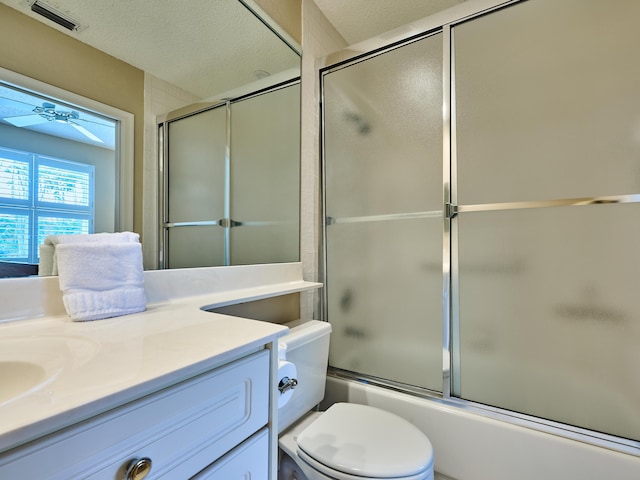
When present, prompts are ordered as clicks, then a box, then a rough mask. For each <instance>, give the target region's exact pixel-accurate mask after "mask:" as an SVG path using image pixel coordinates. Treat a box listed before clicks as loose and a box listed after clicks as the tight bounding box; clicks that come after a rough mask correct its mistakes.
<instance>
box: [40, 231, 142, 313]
mask: <svg viewBox="0 0 640 480" xmlns="http://www.w3.org/2000/svg"><path fill="white" fill-rule="evenodd" d="M139 238H140V237H139V235H138V234H137V233H132V232H123V233H98V234H88V235H55V236H53V235H52V236H49V237H47V238H46V239H45V242H44V244H43V245H41V248H40V259H41V260H40V269H42V270H43V272H42V273H41V274H43V275H44V274H46V272H47V271H50V274H53V275H55V274H57V275H58V276H59V282H60V290H61V291H62V301H63V303H64V306H65V309H66V310H67V313H68V314H69V315H70V316H71V319H72V320H74V321H84V320H98V319H101V318H109V317H117V316H120V315H128V314H130V313H136V312H142V311H144V310H145V309H146V304H147V299H146V295H145V293H144V276H143V269H142V246H141V245H140V240H139ZM43 254H44V255H43Z"/></svg>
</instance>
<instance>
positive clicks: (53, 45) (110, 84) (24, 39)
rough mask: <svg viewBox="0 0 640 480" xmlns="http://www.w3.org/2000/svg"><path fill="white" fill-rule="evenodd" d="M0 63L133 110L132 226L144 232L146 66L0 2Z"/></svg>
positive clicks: (73, 90)
mask: <svg viewBox="0 0 640 480" xmlns="http://www.w3.org/2000/svg"><path fill="white" fill-rule="evenodd" d="M0 67H2V68H6V69H7V70H11V71H13V72H16V73H19V74H21V75H25V76H27V77H31V78H34V79H36V80H39V81H41V82H44V83H47V84H49V85H53V86H55V87H58V88H62V89H64V90H67V91H69V92H73V93H76V94H78V95H82V96H83V97H87V98H90V99H92V100H96V101H98V102H101V103H104V104H106V105H111V106H113V107H116V108H119V109H120V110H124V111H127V112H130V113H133V114H134V116H135V123H134V129H135V130H134V212H133V227H134V230H135V231H136V232H138V233H140V234H142V175H143V160H142V158H143V141H142V139H143V131H144V72H143V71H142V70H139V69H138V68H135V67H133V66H131V65H129V64H127V63H124V62H122V61H120V60H118V59H116V58H114V57H111V56H109V55H107V54H105V53H104V52H101V51H100V50H97V49H95V48H93V47H90V46H88V45H86V44H84V43H82V42H79V41H77V40H75V39H73V38H71V37H69V36H68V35H65V34H63V33H60V32H58V31H57V30H55V29H53V28H50V27H47V26H46V25H43V24H42V23H40V22H37V21H36V20H33V19H31V18H29V17H28V16H26V15H24V14H22V13H20V12H18V11H16V10H14V9H12V8H9V7H7V6H6V5H2V4H0Z"/></svg>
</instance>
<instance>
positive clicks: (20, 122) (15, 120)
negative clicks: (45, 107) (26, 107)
mask: <svg viewBox="0 0 640 480" xmlns="http://www.w3.org/2000/svg"><path fill="white" fill-rule="evenodd" d="M3 120H4V121H5V122H9V123H10V124H11V125H13V126H14V127H28V126H30V125H37V124H39V123H45V122H48V120H47V119H46V118H42V117H41V116H40V115H20V116H18V117H7V118H3Z"/></svg>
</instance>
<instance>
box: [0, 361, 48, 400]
mask: <svg viewBox="0 0 640 480" xmlns="http://www.w3.org/2000/svg"><path fill="white" fill-rule="evenodd" d="M46 380H47V372H46V370H45V369H44V368H42V367H41V366H39V365H36V364H35V363H30V362H22V361H3V362H0V385H2V387H1V388H0V405H2V404H3V403H5V402H7V401H8V400H12V399H14V398H17V397H20V396H22V395H23V394H24V393H26V392H29V391H31V390H33V388H34V387H38V386H39V385H41V384H43V383H44V382H45V381H46Z"/></svg>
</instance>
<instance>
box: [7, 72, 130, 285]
mask: <svg viewBox="0 0 640 480" xmlns="http://www.w3.org/2000/svg"><path fill="white" fill-rule="evenodd" d="M0 73H1V75H0V80H5V81H0V278H3V277H12V276H27V275H35V274H38V273H41V272H39V270H38V263H39V248H38V246H39V245H40V244H41V243H42V242H43V241H44V239H45V238H46V236H48V235H61V234H74V233H98V232H114V231H117V230H121V229H126V228H127V227H128V228H129V229H130V228H131V227H130V225H129V224H128V223H127V217H130V215H128V214H125V215H124V216H122V217H121V216H120V214H119V211H118V205H119V203H120V202H119V198H122V199H125V198H127V197H130V193H129V194H127V193H126V192H124V191H122V192H121V193H122V195H119V189H120V185H119V184H118V182H117V179H118V178H119V172H120V171H122V172H123V173H124V172H125V171H126V167H124V165H125V163H130V162H123V164H122V165H121V164H120V159H121V158H126V157H128V156H129V157H130V155H127V154H126V152H121V141H120V139H121V138H123V137H130V136H131V135H121V134H120V131H121V127H122V125H121V123H122V122H121V121H120V120H119V119H118V118H116V117H114V116H113V114H114V113H115V114H116V115H122V116H123V117H124V118H125V119H126V117H127V114H126V113H125V112H121V113H119V112H117V111H116V109H113V108H110V107H107V106H104V112H105V113H104V114H103V113H99V112H97V111H95V110H92V109H89V106H90V107H91V108H96V107H97V108H101V106H100V105H99V104H98V103H97V102H92V101H89V100H87V99H83V98H81V97H79V96H77V95H74V94H71V93H69V92H63V91H60V90H59V89H54V88H52V87H50V86H46V85H40V84H38V82H35V81H33V80H32V79H28V78H22V77H21V76H19V75H17V74H14V73H12V72H9V71H5V70H2V71H1V72H0ZM8 80H11V81H12V82H9V81H8ZM16 83H20V84H23V85H28V86H29V87H31V88H29V89H26V88H23V87H18V86H17V85H16ZM36 89H42V92H40V91H36ZM45 92H46V93H48V94H45ZM53 95H55V96H53ZM62 98H65V100H67V101H65V100H63V99H62ZM70 101H73V102H74V103H70ZM85 102H86V103H85ZM83 105H87V107H85V106H83ZM125 123H130V122H127V121H126V120H125ZM121 167H122V168H121ZM130 209H131V204H130V202H128V203H127V210H130Z"/></svg>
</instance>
